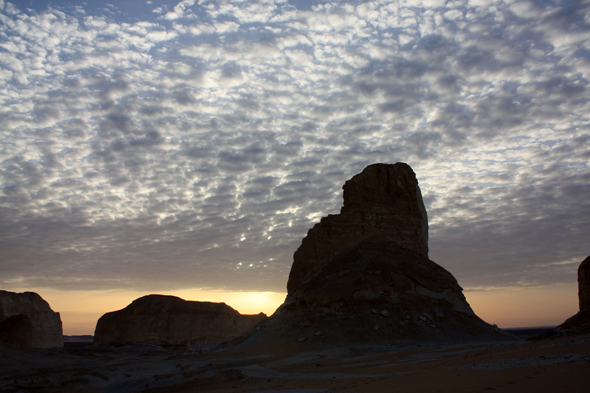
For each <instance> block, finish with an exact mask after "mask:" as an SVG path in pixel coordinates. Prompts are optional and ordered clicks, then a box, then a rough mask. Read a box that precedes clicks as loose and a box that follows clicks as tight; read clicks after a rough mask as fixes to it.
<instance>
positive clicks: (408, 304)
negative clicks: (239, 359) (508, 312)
mask: <svg viewBox="0 0 590 393" xmlns="http://www.w3.org/2000/svg"><path fill="white" fill-rule="evenodd" d="M343 188H344V201H345V202H344V206H343V208H342V210H341V213H340V214H339V215H336V216H328V217H327V218H323V219H322V220H321V222H320V223H319V224H316V225H315V226H314V227H313V228H312V230H310V231H309V232H308V235H307V237H306V238H305V239H304V240H303V242H302V244H301V246H300V247H299V249H298V250H297V251H296V252H295V255H294V262H293V267H292V270H291V274H290V276H289V286H288V291H289V293H288V296H287V299H286V301H285V303H283V305H282V306H281V307H279V309H278V310H277V311H276V312H275V314H273V315H272V316H271V317H270V318H269V319H268V320H267V321H266V322H265V323H263V324H262V326H261V327H260V330H259V331H257V332H252V333H251V334H250V335H249V336H247V337H245V338H243V339H242V342H241V343H240V344H239V346H242V347H244V348H246V347H256V346H265V345H267V346H268V345H270V346H278V347H285V346H289V345H299V346H301V345H306V344H310V345H349V344H388V343H405V342H413V343H415V342H436V343H442V342H465V341H495V340H513V339H515V337H513V336H512V335H509V334H507V333H504V332H502V331H501V330H499V329H498V328H497V327H495V326H491V325H489V324H487V323H485V322H484V321H482V320H481V319H480V318H478V317H477V316H476V315H475V313H474V312H473V311H472V309H471V307H470V306H469V304H468V303H467V301H466V299H465V297H464V296H463V293H462V288H461V287H460V286H459V284H458V283H457V280H456V279H455V278H454V277H453V276H452V275H451V274H450V273H449V272H448V271H447V270H445V269H444V268H442V267H441V266H439V265H437V264H436V263H434V262H432V261H431V260H429V259H428V257H427V252H428V245H427V241H428V234H427V230H428V226H427V220H426V210H425V209H424V204H423V202H422V197H421V195H420V190H419V188H418V183H417V181H416V177H415V175H414V172H413V171H412V169H411V168H410V167H409V166H408V165H406V164H400V163H398V164H395V165H386V164H376V165H371V166H369V167H367V168H366V169H365V170H364V171H363V172H362V173H361V174H360V175H357V176H354V177H353V178H352V179H351V180H349V181H348V182H346V184H345V186H344V187H343Z"/></svg>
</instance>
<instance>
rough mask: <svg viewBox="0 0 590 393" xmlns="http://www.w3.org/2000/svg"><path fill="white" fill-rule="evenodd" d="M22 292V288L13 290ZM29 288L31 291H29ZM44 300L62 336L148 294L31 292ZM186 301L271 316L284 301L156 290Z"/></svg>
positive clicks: (275, 296) (279, 296)
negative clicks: (55, 314)
mask: <svg viewBox="0 0 590 393" xmlns="http://www.w3.org/2000/svg"><path fill="white" fill-rule="evenodd" d="M11 290H12V291H15V292H25V291H26V290H24V289H19V290H14V289H11ZM29 291H30V290H29ZM33 292H37V293H38V294H39V295H40V296H41V297H42V298H43V299H45V300H46V301H47V302H48V303H49V305H50V306H51V309H52V310H53V311H57V312H59V313H60V316H61V320H62V324H63V332H64V334H65V335H68V336H72V335H88V334H90V335H92V334H94V329H95V328H96V322H97V321H98V319H99V318H100V317H101V316H102V315H103V314H105V313H107V312H111V311H117V310H121V309H123V308H125V307H127V306H128V305H129V304H130V303H131V302H132V301H134V300H135V299H137V298H140V297H142V296H146V295H149V294H150V293H145V292H136V291H105V292H98V291H57V290H53V289H47V290H39V291H33ZM159 294H161V295H172V296H178V297H180V298H182V299H185V300H197V301H202V302H216V303H225V304H227V305H228V306H230V307H232V308H234V309H236V310H237V311H238V312H240V314H258V313H260V312H263V313H265V314H266V315H269V316H270V315H272V314H273V313H274V312H275V310H276V309H277V308H278V307H279V306H280V305H281V304H282V303H283V301H284V300H285V296H286V293H282V292H239V291H235V292H230V291H221V290H201V289H185V290H179V291H170V292H166V293H159Z"/></svg>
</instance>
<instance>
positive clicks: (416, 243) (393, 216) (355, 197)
mask: <svg viewBox="0 0 590 393" xmlns="http://www.w3.org/2000/svg"><path fill="white" fill-rule="evenodd" d="M342 188H343V190H344V192H343V199H344V204H343V206H342V208H341V210H340V214H336V215H328V216H327V217H323V218H322V219H321V221H320V222H319V223H318V224H316V225H314V227H313V228H311V229H310V230H309V231H308V233H307V236H306V237H305V238H304V239H303V241H302V243H301V246H300V247H299V248H298V249H297V251H295V254H294V256H293V266H292V268H291V272H290V273H289V281H288V283H287V290H288V294H289V296H291V295H292V294H293V293H294V292H296V291H297V290H298V289H300V288H301V287H302V286H303V285H304V284H305V283H307V282H308V281H309V280H311V279H312V278H313V277H314V276H315V275H316V274H317V273H318V272H319V271H320V270H321V269H322V268H323V266H324V265H325V264H326V263H327V262H328V261H329V260H330V259H332V258H333V257H334V256H335V255H336V254H338V253H339V252H340V251H342V250H343V249H344V248H346V247H349V246H350V245H352V244H355V243H357V242H358V241H360V240H362V239H364V238H366V237H369V236H372V235H381V236H384V237H386V238H389V239H391V240H393V241H395V242H397V243H399V244H400V245H402V246H403V247H406V248H408V249H410V250H414V251H416V252H418V253H419V254H421V255H423V256H424V257H428V218H427V215H426V209H425V208H424V202H423V201H422V194H421V192H420V187H418V181H417V180H416V175H415V174H414V171H413V170H412V168H410V166H408V165H407V164H404V163H397V164H374V165H370V166H368V167H366V168H365V169H364V170H363V171H362V173H360V174H358V175H356V176H353V177H352V178H351V179H350V180H348V181H347V182H346V183H345V184H344V186H343V187H342Z"/></svg>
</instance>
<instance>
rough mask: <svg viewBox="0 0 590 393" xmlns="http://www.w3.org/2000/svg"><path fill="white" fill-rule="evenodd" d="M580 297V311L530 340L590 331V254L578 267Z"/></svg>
mask: <svg viewBox="0 0 590 393" xmlns="http://www.w3.org/2000/svg"><path fill="white" fill-rule="evenodd" d="M578 299H579V303H580V311H578V312H577V313H576V314H575V315H573V316H572V317H570V318H568V319H566V321H565V322H564V323H562V324H561V325H559V326H557V327H556V328H555V329H553V330H551V331H549V332H546V333H543V334H540V335H538V336H535V337H531V338H529V340H533V341H534V340H542V339H547V338H556V337H561V336H574V335H578V334H588V333H590V256H588V257H587V258H586V259H584V260H583V261H582V263H580V266H579V267H578Z"/></svg>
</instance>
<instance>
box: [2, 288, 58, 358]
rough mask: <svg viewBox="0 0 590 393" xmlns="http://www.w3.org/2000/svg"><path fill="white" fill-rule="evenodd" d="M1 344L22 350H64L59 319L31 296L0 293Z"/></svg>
mask: <svg viewBox="0 0 590 393" xmlns="http://www.w3.org/2000/svg"><path fill="white" fill-rule="evenodd" d="M0 341H1V342H5V343H8V344H11V345H14V346H17V347H21V348H54V347H63V330H62V323H61V318H60V315H59V313H58V312H54V311H53V310H52V309H51V307H50V306H49V304H48V303H47V302H46V301H45V300H43V298H42V297H41V296H39V295H38V294H36V293H34V292H24V293H15V292H8V291H0Z"/></svg>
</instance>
